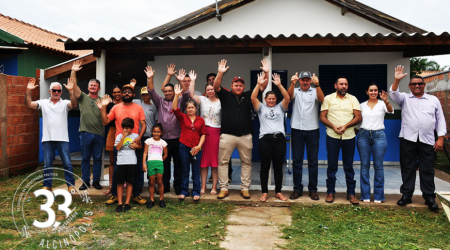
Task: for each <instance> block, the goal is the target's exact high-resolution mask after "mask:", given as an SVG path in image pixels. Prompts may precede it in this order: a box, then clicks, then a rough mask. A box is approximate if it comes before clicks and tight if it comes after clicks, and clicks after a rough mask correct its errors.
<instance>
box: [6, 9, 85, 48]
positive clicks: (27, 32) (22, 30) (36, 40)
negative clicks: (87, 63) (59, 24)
mask: <svg viewBox="0 0 450 250" xmlns="http://www.w3.org/2000/svg"><path fill="white" fill-rule="evenodd" d="M0 29H2V30H3V31H5V32H7V33H9V34H12V35H14V36H15V37H18V38H20V39H22V40H23V41H25V42H26V43H27V44H28V46H30V45H31V46H34V47H38V48H42V49H45V50H49V51H53V52H57V53H60V54H64V55H69V56H82V55H86V54H89V53H91V52H92V51H90V50H71V51H67V50H65V49H64V44H62V43H60V42H57V40H58V39H67V38H68V37H66V36H64V35H61V34H57V33H54V32H51V31H48V30H45V29H42V28H40V27H37V26H35V25H32V24H29V23H25V22H23V21H20V20H17V19H15V18H11V17H9V16H5V15H2V14H0ZM3 34H6V33H3Z"/></svg>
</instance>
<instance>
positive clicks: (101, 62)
mask: <svg viewBox="0 0 450 250" xmlns="http://www.w3.org/2000/svg"><path fill="white" fill-rule="evenodd" d="M96 66H97V67H96V74H95V78H97V80H99V81H100V92H99V93H98V95H99V96H100V97H103V96H105V88H106V83H105V82H106V50H104V49H102V51H101V53H100V57H97V60H96ZM105 136H106V135H105ZM104 169H105V148H103V152H102V167H101V172H100V181H104V180H105V173H104ZM109 178H111V176H109ZM107 186H109V183H108V185H107Z"/></svg>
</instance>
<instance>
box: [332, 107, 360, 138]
mask: <svg viewBox="0 0 450 250" xmlns="http://www.w3.org/2000/svg"><path fill="white" fill-rule="evenodd" d="M353 114H354V116H355V117H353V119H352V120H351V121H350V122H349V123H347V124H345V125H344V126H340V127H338V128H337V129H338V130H340V131H342V133H344V132H345V130H347V128H350V127H353V126H355V125H358V124H359V123H360V122H361V121H362V117H361V110H356V109H354V110H353Z"/></svg>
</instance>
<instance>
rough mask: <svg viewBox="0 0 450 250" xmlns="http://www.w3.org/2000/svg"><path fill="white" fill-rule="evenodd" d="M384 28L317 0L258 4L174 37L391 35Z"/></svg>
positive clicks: (266, 0) (261, 0) (262, 0)
mask: <svg viewBox="0 0 450 250" xmlns="http://www.w3.org/2000/svg"><path fill="white" fill-rule="evenodd" d="M390 32H392V31H391V30H388V29H386V28H384V27H381V26H379V25H377V24H375V23H372V22H370V21H368V20H366V19H364V18H361V17H358V16H356V15H354V14H351V13H346V14H345V15H344V16H342V15H341V8H340V7H338V6H335V5H333V4H330V3H328V2H326V1H318V0H277V1H274V0H257V1H254V2H252V3H249V4H246V5H244V6H242V7H239V8H237V9H235V10H232V11H230V12H227V13H225V14H223V15H222V21H221V22H219V20H218V19H217V18H213V19H210V20H208V21H205V22H203V23H200V24H198V25H195V26H193V27H190V28H188V29H185V30H182V31H180V32H177V33H175V34H172V35H171V36H193V37H196V36H199V35H202V36H210V35H213V36H216V37H219V36H221V35H226V36H232V35H238V36H244V35H249V36H255V35H257V34H259V35H261V36H266V35H268V34H271V35H274V36H277V35H279V34H284V35H291V34H297V35H303V34H310V35H314V34H317V33H318V34H322V35H325V34H327V33H331V34H333V35H338V34H340V33H344V34H347V35H349V34H352V33H357V34H364V33H369V34H375V33H390Z"/></svg>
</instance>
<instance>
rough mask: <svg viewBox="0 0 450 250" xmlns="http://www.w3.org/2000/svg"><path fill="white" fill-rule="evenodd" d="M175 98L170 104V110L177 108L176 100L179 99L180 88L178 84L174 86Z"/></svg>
mask: <svg viewBox="0 0 450 250" xmlns="http://www.w3.org/2000/svg"><path fill="white" fill-rule="evenodd" d="M174 90H175V97H174V98H173V102H172V110H177V108H178V99H179V98H180V93H181V87H180V85H179V84H177V85H175V89H174Z"/></svg>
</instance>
